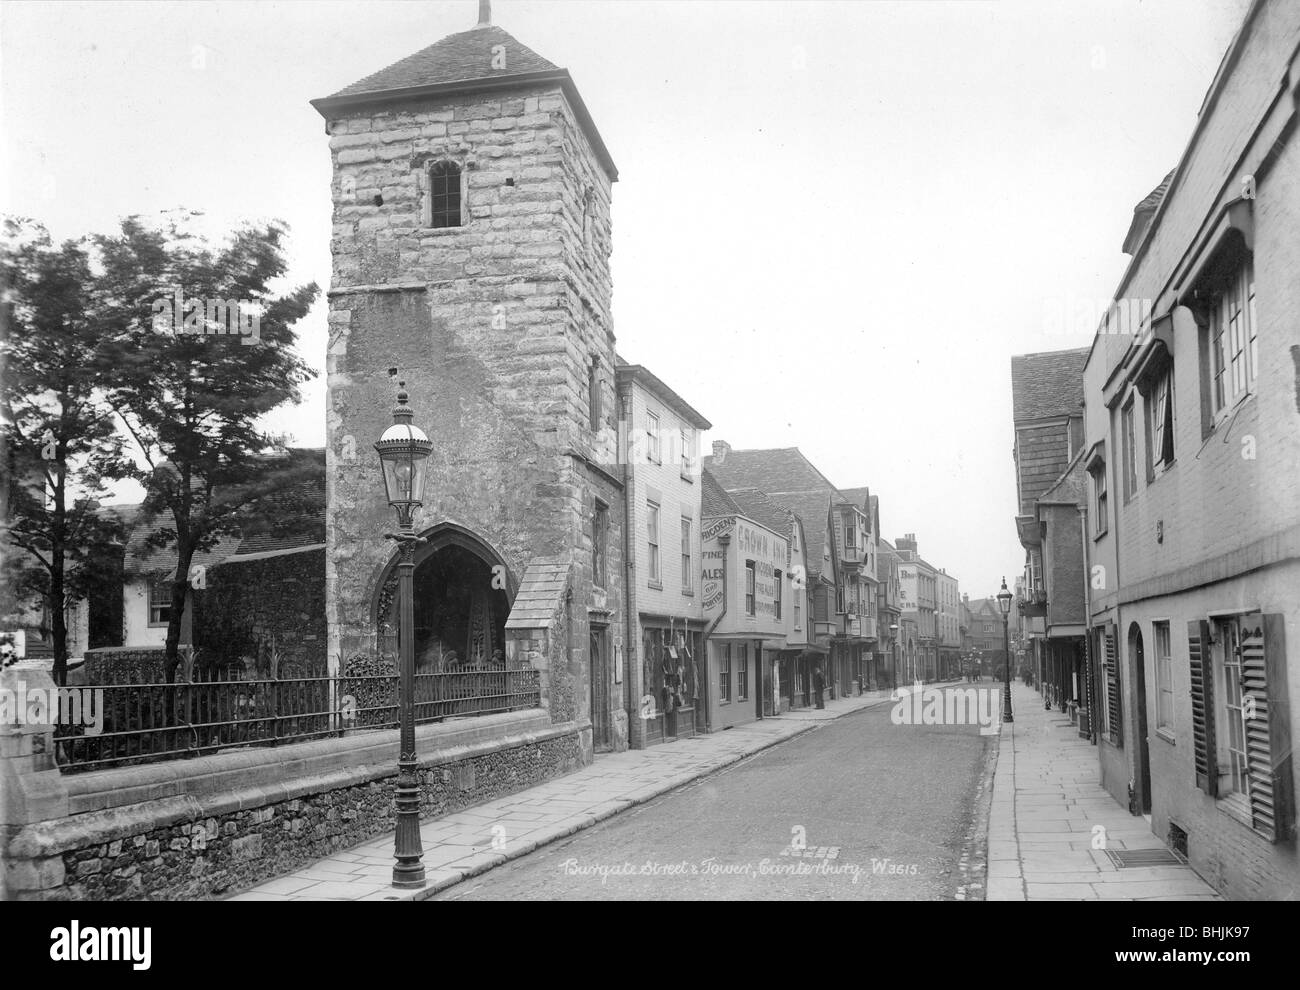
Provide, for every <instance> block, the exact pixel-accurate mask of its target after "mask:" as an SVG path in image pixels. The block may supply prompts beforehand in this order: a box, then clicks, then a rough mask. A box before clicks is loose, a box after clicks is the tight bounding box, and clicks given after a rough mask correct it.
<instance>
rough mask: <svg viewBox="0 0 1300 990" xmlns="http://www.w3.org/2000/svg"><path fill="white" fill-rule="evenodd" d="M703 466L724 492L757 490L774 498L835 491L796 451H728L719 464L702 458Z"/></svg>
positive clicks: (789, 448) (707, 458)
mask: <svg viewBox="0 0 1300 990" xmlns="http://www.w3.org/2000/svg"><path fill="white" fill-rule="evenodd" d="M704 466H705V467H707V468H708V469H709V470H710V471H712V472H713V473H714V475H715V476H716V477H717V479H718V481H719V483H720V484H721V485H722V486H723V487H724V488H726V489H727V491H733V490H735V489H737V488H757V489H758V490H759V491H764V492H767V493H768V494H769V495H776V494H777V493H778V492H808V491H813V490H815V489H818V488H826V489H828V490H829V489H833V488H834V487H835V486H834V485H832V484H831V482H830V480H829V479H828V478H827V477H826V475H824V474H822V473H821V472H820V471H818V470H817V469H816V468H815V467H813V464H812V462H811V461H809V460H808V458H806V457H804V456H803V454H801V453H800V452H799V448H798V447H785V448H778V449H770V450H731V451H728V452H727V454H726V457H725V459H724V460H723V461H721V462H719V461H718V459H717V458H716V457H712V456H710V457H706V458H704Z"/></svg>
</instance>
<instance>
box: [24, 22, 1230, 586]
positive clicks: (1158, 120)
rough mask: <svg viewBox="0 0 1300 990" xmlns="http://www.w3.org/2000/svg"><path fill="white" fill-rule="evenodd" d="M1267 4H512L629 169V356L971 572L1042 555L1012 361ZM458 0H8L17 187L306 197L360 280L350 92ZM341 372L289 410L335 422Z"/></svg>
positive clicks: (411, 48)
mask: <svg viewBox="0 0 1300 990" xmlns="http://www.w3.org/2000/svg"><path fill="white" fill-rule="evenodd" d="M1247 6H1248V0H1144V2H1132V0H1128V2H1098V0H1087V2H1084V0H1075V2H1069V3H1056V2H1044V0H1034V2H1030V3H1019V2H997V0H965V2H926V0H911V2H900V3H887V2H813V0H801V2H777V0H765V2H754V3H748V2H706V0H654V2H650V0H646V2H630V0H618V2H613V0H590V2H563V0H497V2H496V3H494V4H493V8H494V10H493V20H494V22H495V23H496V24H498V25H500V26H501V27H503V28H505V29H506V30H507V31H509V32H510V33H511V34H513V35H514V36H515V37H516V38H518V39H519V40H520V41H521V42H522V43H523V44H525V45H527V46H529V47H530V48H532V49H533V50H535V51H536V52H538V53H539V54H541V55H543V56H544V57H546V58H548V59H550V60H551V61H552V62H554V63H555V64H556V65H559V66H562V67H564V68H567V69H569V70H570V72H571V73H572V74H573V76H574V79H575V80H576V82H577V84H578V87H579V89H580V90H581V92H582V94H583V98H584V99H585V100H586V102H587V105H588V107H589V108H590V110H591V112H592V115H593V117H594V118H595V120H596V123H597V126H598V127H599V128H600V131H601V133H602V135H603V136H604V138H605V141H606V143H607V145H608V146H609V148H610V151H611V153H612V154H613V156H614V160H615V162H616V163H617V165H618V167H619V170H620V181H619V182H618V184H617V185H616V186H615V187H614V259H613V264H614V320H615V332H616V334H617V336H618V345H619V351H620V353H622V354H623V356H624V357H626V358H627V359H628V360H631V361H634V362H637V363H641V364H645V365H647V366H648V367H650V368H651V369H652V370H653V371H654V372H655V373H656V374H658V375H659V376H660V377H661V378H662V379H664V380H665V381H666V382H667V383H668V384H669V385H670V386H671V387H672V388H674V389H675V390H676V391H677V392H678V393H679V394H680V395H682V396H683V397H684V398H686V399H687V401H689V402H691V403H692V404H693V405H694V406H695V407H696V408H698V409H699V410H700V411H701V412H702V413H703V414H704V415H705V416H707V417H708V418H709V419H710V420H712V422H713V423H714V430H713V431H712V432H711V433H710V434H709V435H707V436H706V437H705V438H704V442H705V444H706V450H707V444H708V443H709V441H711V440H713V439H725V440H727V441H729V442H730V443H731V444H732V446H733V447H736V448H749V447H786V446H798V447H800V448H801V449H802V450H803V452H804V453H805V454H807V455H808V456H809V457H810V458H811V459H812V461H813V462H814V463H815V464H817V465H818V466H819V467H820V468H821V469H822V471H823V472H824V473H826V474H827V475H828V476H829V477H830V478H831V480H832V481H834V482H835V483H836V484H838V485H840V486H842V487H851V486H857V485H869V486H870V487H871V489H872V491H873V492H875V493H877V494H878V495H879V496H880V499H881V519H882V523H883V528H884V531H885V536H886V537H887V538H890V539H893V538H894V537H897V536H899V535H901V534H903V533H904V532H916V533H917V535H918V539H919V541H920V549H921V553H922V555H923V556H925V557H926V558H927V559H928V560H929V561H930V562H931V563H933V564H935V565H937V566H941V567H945V568H946V569H947V570H948V572H949V573H950V574H955V575H956V576H957V577H958V579H959V580H960V581H961V587H962V590H963V591H967V592H969V593H970V594H971V595H972V597H974V596H977V595H979V594H984V593H993V592H994V591H996V589H997V586H998V582H999V579H1000V578H1001V576H1002V575H1003V574H1006V575H1007V576H1008V577H1009V578H1010V577H1012V576H1013V574H1014V573H1015V572H1018V571H1019V570H1020V567H1021V561H1022V557H1023V554H1022V551H1021V550H1020V548H1019V545H1018V543H1017V542H1016V537H1015V528H1014V525H1013V523H1012V517H1013V515H1014V513H1015V510H1016V503H1015V479H1014V473H1013V464H1012V460H1011V445H1012V440H1013V436H1012V429H1011V393H1010V357H1011V355H1012V354H1015V353H1023V352H1029V351H1045V350H1057V349H1060V348H1065V347H1078V346H1083V345H1086V344H1087V343H1088V341H1089V339H1090V336H1091V329H1092V328H1091V327H1089V326H1075V327H1072V328H1070V329H1072V330H1073V331H1074V332H1073V333H1068V334H1067V333H1062V332H1061V331H1060V329H1059V328H1057V327H1054V326H1053V325H1052V323H1051V321H1050V319H1049V316H1048V314H1049V313H1050V312H1051V311H1052V308H1053V307H1059V308H1064V309H1065V310H1066V311H1067V312H1068V311H1069V310H1070V309H1073V308H1075V307H1076V306H1077V304H1078V303H1079V302H1080V301H1091V305H1092V306H1093V308H1099V307H1101V306H1104V305H1105V302H1106V301H1107V300H1108V299H1109V298H1110V295H1111V292H1112V290H1113V289H1114V287H1115V285H1116V284H1117V282H1118V279H1119V276H1120V274H1121V272H1122V271H1123V267H1124V264H1125V262H1126V260H1127V259H1126V257H1125V256H1124V255H1123V254H1122V253H1121V252H1120V243H1121V241H1122V240H1123V237H1124V233H1125V231H1126V230H1127V227H1128V222H1129V219H1130V217H1131V215H1132V209H1133V206H1134V205H1135V204H1136V203H1137V201H1138V200H1140V199H1141V198H1142V197H1143V196H1145V195H1146V194H1147V193H1148V192H1149V191H1150V190H1151V189H1152V188H1153V187H1154V186H1155V185H1156V184H1157V183H1158V182H1159V181H1160V179H1161V178H1162V177H1163V176H1164V174H1165V173H1166V172H1167V171H1168V170H1169V169H1171V168H1172V167H1173V166H1174V164H1175V163H1176V162H1177V159H1178V156H1179V155H1180V154H1181V152H1182V149H1183V146H1184V144H1185V142H1186V140H1187V138H1188V137H1189V135H1190V134H1191V130H1192V127H1193V125H1194V123H1195V120H1196V112H1197V110H1198V109H1199V107H1200V104H1201V100H1202V98H1203V96H1204V94H1205V91H1206V89H1207V88H1208V86H1209V84H1210V81H1211V79H1212V78H1213V75H1214V72H1215V69H1216V68H1217V66H1218V64H1219V60H1220V58H1221V57H1222V55H1223V52H1224V50H1225V48H1226V47H1227V44H1228V42H1229V41H1230V39H1231V37H1232V34H1233V32H1234V31H1235V30H1236V27H1237V25H1238V24H1239V23H1240V21H1241V19H1242V17H1243V16H1244V13H1245V10H1246V8H1247ZM476 17H477V4H476V2H475V0H452V2H423V0H421V2H415V0H410V2H397V3H388V2H364V3H356V2H341V0H338V2H315V0H300V2H277V3H272V2H256V3H253V2H246V3H201V2H187V3H161V2H159V3H114V2H102V0H101V2H93V3H85V4H82V3H67V2H62V3H54V4H45V3H16V2H9V3H4V4H2V5H0V59H2V62H0V89H2V99H3V106H2V114H3V116H2V117H0V119H2V120H3V127H4V133H3V135H2V138H3V149H4V150H3V162H2V164H0V170H2V171H0V211H3V212H7V213H17V214H21V215H27V216H32V217H35V218H37V219H39V220H41V221H42V222H44V223H45V224H46V225H47V226H48V227H49V228H50V230H51V232H52V233H53V234H54V235H55V236H56V237H58V238H62V237H72V236H77V235H79V234H83V233H88V232H92V231H108V230H111V229H113V228H114V227H115V225H116V222H117V220H118V218H120V217H122V216H125V215H129V214H132V213H143V214H150V213H154V212H156V211H158V210H162V209H165V208H168V207H174V206H184V207H187V208H190V209H201V210H203V211H205V212H206V213H207V214H208V215H209V217H210V219H211V223H212V229H213V230H214V231H218V232H220V231H225V230H228V229H229V228H230V227H232V226H233V225H234V224H236V223H237V222H238V221H240V220H243V219H258V218H270V217H278V218H281V219H283V220H285V221H287V222H288V223H289V225H290V226H291V229H292V239H291V242H290V248H289V250H290V257H291V262H292V271H291V274H292V276H293V277H294V280H295V281H296V282H303V281H312V280H314V281H316V282H317V283H318V284H319V285H320V286H321V289H322V294H323V291H324V290H325V289H326V288H327V287H328V285H329V277H330V254H329V237H330V171H329V168H330V165H329V153H328V147H327V139H326V136H325V134H324V127H323V122H322V120H321V118H320V116H319V115H318V114H317V113H316V111H315V110H313V109H312V108H311V107H310V106H309V105H308V102H307V101H308V100H310V99H312V98H315V97H320V96H326V95H329V94H330V93H333V92H335V91H336V90H338V89H341V88H342V87H343V86H345V85H347V84H349V83H352V82H354V81H356V80H357V79H360V78H361V77H363V76H365V75H368V74H370V73H371V72H373V71H375V70H377V69H379V68H381V67H383V66H385V65H388V64H389V63H391V62H393V61H396V60H397V59H399V58H402V57H404V56H406V55H409V54H411V53H412V52H415V51H417V50H419V49H420V48H422V47H424V46H426V45H429V44H432V43H433V42H434V41H437V40H438V39H439V38H442V37H444V36H446V35H448V34H451V33H454V32H456V31H461V30H465V29H467V28H470V27H472V26H473V25H474V23H475V20H476ZM324 316H325V308H324V305H323V302H322V303H321V304H319V305H318V306H317V307H316V308H315V309H314V310H313V311H312V313H311V314H310V316H309V317H308V319H307V320H306V321H305V322H304V325H303V326H302V327H300V337H301V347H302V351H303V354H304V355H305V356H306V358H307V359H308V360H309V361H311V363H312V364H313V365H314V366H316V367H317V368H319V369H320V371H321V376H320V378H318V379H317V380H316V381H315V382H314V383H313V384H312V385H311V386H310V387H309V389H308V391H307V400H306V402H305V403H304V405H303V406H302V407H300V408H298V409H295V410H292V411H287V412H286V413H285V414H284V415H281V416H278V417H277V418H276V420H275V422H274V423H273V424H272V425H273V426H274V427H275V428H277V429H287V430H289V431H290V432H291V433H292V434H293V436H294V438H295V440H296V442H298V443H299V444H302V445H308V446H323V445H324V439H325V420H324V395H325V383H324V374H323V372H324V352H325V330H324V328H325V319H324Z"/></svg>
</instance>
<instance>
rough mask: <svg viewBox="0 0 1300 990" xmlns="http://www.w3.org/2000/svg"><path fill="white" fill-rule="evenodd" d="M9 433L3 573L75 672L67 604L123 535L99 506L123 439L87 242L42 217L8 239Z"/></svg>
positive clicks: (22, 224) (2, 273) (4, 353)
mask: <svg viewBox="0 0 1300 990" xmlns="http://www.w3.org/2000/svg"><path fill="white" fill-rule="evenodd" d="M0 281H2V282H3V286H4V291H5V298H4V302H3V310H4V316H3V319H2V320H0V326H2V329H0V362H2V363H0V413H3V421H2V422H0V435H2V436H3V443H4V469H5V475H6V485H5V492H4V506H5V527H4V528H5V534H4V535H5V542H7V543H9V544H10V545H11V546H13V547H16V548H18V549H20V550H21V551H23V555H22V556H21V557H19V558H18V559H17V560H14V561H10V562H9V565H8V566H7V570H8V571H9V573H8V574H6V575H5V577H6V579H7V581H8V582H10V587H11V589H12V592H13V594H14V596H15V599H16V601H15V602H14V603H13V604H15V605H17V604H18V603H19V602H21V601H22V600H23V599H24V598H27V597H28V596H35V597H37V598H39V599H40V600H41V601H43V602H44V604H45V611H46V614H47V616H48V621H49V623H50V626H49V632H50V633H51V634H52V639H53V651H54V669H53V676H54V679H55V681H56V683H58V684H64V683H65V682H66V678H67V663H68V629H67V622H66V618H65V610H66V609H67V608H68V607H69V606H70V605H72V604H73V603H74V602H76V601H78V600H83V599H86V598H88V597H89V596H90V595H91V594H93V593H95V591H96V590H97V589H100V588H102V587H104V583H105V582H106V581H107V579H108V577H109V575H108V572H107V571H106V565H107V564H108V562H109V561H110V559H111V554H110V553H109V552H108V550H109V548H110V547H111V545H112V544H113V543H114V542H115V541H119V540H121V539H122V537H123V532H122V527H121V524H120V523H119V522H118V521H117V519H116V518H115V517H113V516H112V515H111V514H108V513H101V512H100V511H99V508H100V506H99V500H100V498H101V497H102V496H103V495H104V494H105V485H104V482H105V479H106V478H109V477H113V476H116V475H118V474H120V471H121V469H122V465H123V461H122V457H121V454H122V450H121V444H120V442H119V439H118V437H117V434H116V431H115V430H114V426H113V418H112V414H111V411H110V410H109V409H108V408H107V407H106V405H105V404H104V402H103V397H102V389H101V384H102V380H103V373H104V370H105V367H106V366H105V364H104V362H103V338H102V337H101V336H100V333H99V327H98V326H97V323H96V320H95V314H94V302H93V298H92V292H91V287H92V285H93V281H94V279H93V276H92V273H91V268H90V262H89V258H88V255H87V252H86V247H85V244H84V242H79V241H67V242H65V243H64V244H62V245H60V246H58V247H56V246H54V245H53V244H52V243H51V241H50V236H49V234H48V232H46V230H45V229H44V228H43V227H41V226H40V225H39V224H35V223H32V222H30V221H15V220H7V221H6V222H5V228H4V239H3V243H0Z"/></svg>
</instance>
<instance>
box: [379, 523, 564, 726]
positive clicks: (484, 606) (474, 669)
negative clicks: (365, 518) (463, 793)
mask: <svg viewBox="0 0 1300 990" xmlns="http://www.w3.org/2000/svg"><path fill="white" fill-rule="evenodd" d="M421 535H422V536H423V537H424V538H425V543H424V544H422V545H420V546H418V547H417V548H416V550H415V554H414V564H415V571H414V574H413V575H412V582H413V596H412V598H413V600H412V606H413V612H414V620H415V623H414V624H415V639H414V652H415V674H416V703H417V710H416V716H417V721H432V720H436V719H438V718H443V717H446V716H449V715H486V714H491V713H494V712H503V711H515V710H517V709H521V708H531V707H537V706H538V705H539V704H540V697H539V693H538V687H539V684H538V678H537V671H535V670H533V669H532V668H531V667H527V666H525V665H520V664H515V665H512V664H510V663H508V662H507V657H506V654H507V650H506V634H505V625H506V619H507V618H509V616H510V609H511V605H512V603H513V601H514V596H515V593H516V591H517V588H518V584H517V581H516V579H515V577H514V575H513V574H511V573H510V570H509V568H508V567H507V566H506V565H505V563H504V562H503V561H502V560H501V558H500V557H499V556H498V555H497V554H496V552H495V551H494V550H493V549H492V548H491V546H489V545H488V544H487V543H486V542H485V541H483V540H481V539H480V538H479V537H477V536H475V535H474V534H473V533H472V532H470V531H469V530H466V529H464V528H462V527H459V526H455V525H452V524H443V525H441V526H436V527H433V528H432V529H429V530H426V531H425V532H424V533H422V534H421ZM396 565H397V559H396V555H394V557H393V559H392V560H391V561H390V562H389V564H388V566H387V567H386V568H385V571H384V574H383V577H382V580H381V581H380V582H379V584H378V588H377V591H376V593H375V597H374V603H373V619H374V623H375V631H376V645H377V648H378V652H379V654H380V655H381V656H387V657H391V658H392V659H393V660H394V661H396V659H397V657H398V656H399V649H400V646H401V642H400V636H399V628H400V622H399V615H400V613H399V607H400V603H399V602H398V594H397V566H396Z"/></svg>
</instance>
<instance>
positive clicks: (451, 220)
mask: <svg viewBox="0 0 1300 990" xmlns="http://www.w3.org/2000/svg"><path fill="white" fill-rule="evenodd" d="M463 225H464V221H463V220H462V219H461V210H460V166H459V165H457V164H456V163H455V162H448V161H442V162H434V164H433V165H432V166H430V168H429V226H430V227H460V226H463Z"/></svg>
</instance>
